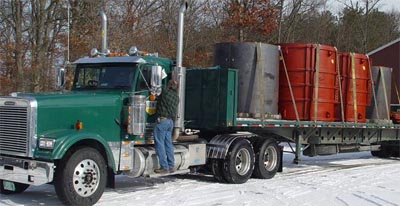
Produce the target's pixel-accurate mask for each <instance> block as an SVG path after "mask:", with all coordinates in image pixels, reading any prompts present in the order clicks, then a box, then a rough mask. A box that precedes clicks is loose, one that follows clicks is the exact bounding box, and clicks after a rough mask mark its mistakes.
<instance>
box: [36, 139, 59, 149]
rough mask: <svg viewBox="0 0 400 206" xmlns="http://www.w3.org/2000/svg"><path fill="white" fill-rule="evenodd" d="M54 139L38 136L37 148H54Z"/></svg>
mask: <svg viewBox="0 0 400 206" xmlns="http://www.w3.org/2000/svg"><path fill="white" fill-rule="evenodd" d="M54 142H55V140H54V139H47V138H40V139H39V148H40V149H53V148H54Z"/></svg>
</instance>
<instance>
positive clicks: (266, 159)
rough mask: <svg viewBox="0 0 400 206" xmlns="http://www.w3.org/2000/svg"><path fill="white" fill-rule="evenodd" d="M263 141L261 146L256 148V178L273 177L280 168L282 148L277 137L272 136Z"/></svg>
mask: <svg viewBox="0 0 400 206" xmlns="http://www.w3.org/2000/svg"><path fill="white" fill-rule="evenodd" d="M261 143H262V144H261V146H260V147H258V148H255V150H256V161H255V168H254V172H253V174H254V177H256V178H260V179H271V178H273V177H274V176H275V174H276V173H277V171H278V169H279V163H280V161H281V160H280V158H281V156H280V154H279V152H280V150H279V148H278V144H277V143H276V141H275V139H272V138H270V139H267V140H265V141H264V142H261Z"/></svg>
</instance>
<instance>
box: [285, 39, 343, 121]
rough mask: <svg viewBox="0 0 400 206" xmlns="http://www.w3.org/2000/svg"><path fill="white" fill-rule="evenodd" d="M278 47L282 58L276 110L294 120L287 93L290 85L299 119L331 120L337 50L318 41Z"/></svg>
mask: <svg viewBox="0 0 400 206" xmlns="http://www.w3.org/2000/svg"><path fill="white" fill-rule="evenodd" d="M280 46H281V50H282V54H283V57H282V58H281V61H280V70H279V71H280V74H279V89H280V92H279V112H280V113H281V115H282V118H283V119H287V120H296V115H295V109H294V106H293V101H292V98H291V94H290V86H291V89H292V91H293V95H294V100H295V104H296V108H297V111H298V113H299V120H306V121H307V120H312V121H327V122H330V121H334V119H335V111H334V106H335V84H336V79H335V78H336V66H337V62H336V55H337V52H336V49H335V48H334V47H331V46H326V45H317V44H280ZM285 66H286V69H287V72H288V76H289V79H290V84H291V85H290V86H289V83H288V79H287V78H286V73H285Z"/></svg>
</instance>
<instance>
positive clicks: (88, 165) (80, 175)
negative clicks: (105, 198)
mask: <svg viewBox="0 0 400 206" xmlns="http://www.w3.org/2000/svg"><path fill="white" fill-rule="evenodd" d="M106 180H107V170H106V164H105V161H104V158H103V156H102V155H101V154H100V153H99V152H98V151H97V150H95V149H93V148H89V147H86V148H81V149H78V150H77V151H75V152H74V153H72V154H71V155H70V157H67V159H66V161H63V162H62V163H61V164H59V165H58V167H57V170H56V179H55V182H54V183H55V189H56V193H57V195H58V198H59V199H60V200H61V201H62V202H63V203H64V204H66V205H93V204H95V203H96V202H97V201H98V200H99V199H100V197H101V195H102V194H103V192H104V188H105V186H106V183H107V181H106Z"/></svg>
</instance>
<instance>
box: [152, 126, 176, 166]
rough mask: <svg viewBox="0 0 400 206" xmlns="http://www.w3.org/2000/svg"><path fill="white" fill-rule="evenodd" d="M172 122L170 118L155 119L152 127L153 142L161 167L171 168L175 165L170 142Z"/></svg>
mask: <svg viewBox="0 0 400 206" xmlns="http://www.w3.org/2000/svg"><path fill="white" fill-rule="evenodd" d="M173 127H174V122H173V121H172V120H171V119H162V120H160V121H157V124H156V127H155V128H154V143H155V146H156V152H157V156H158V160H159V161H160V168H161V169H165V170H167V169H173V168H174V166H175V159H174V145H173V144H172V128H173Z"/></svg>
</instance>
